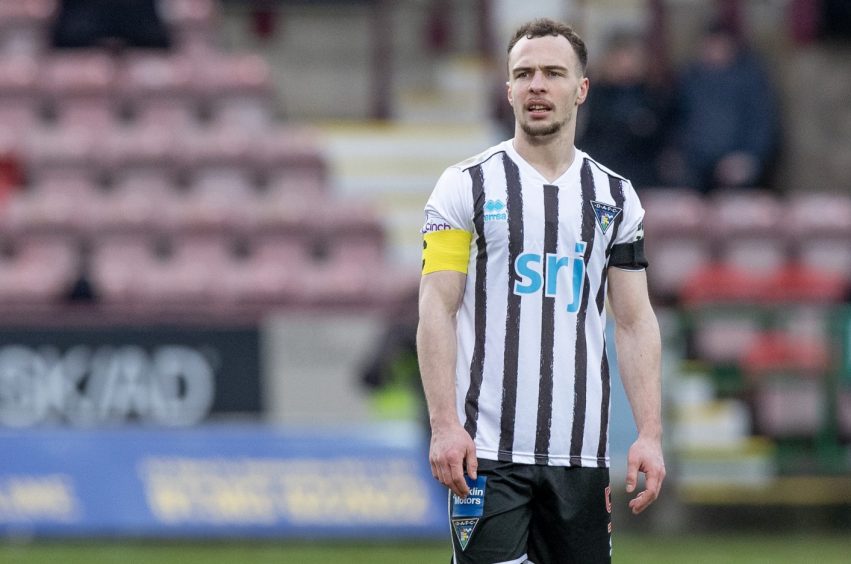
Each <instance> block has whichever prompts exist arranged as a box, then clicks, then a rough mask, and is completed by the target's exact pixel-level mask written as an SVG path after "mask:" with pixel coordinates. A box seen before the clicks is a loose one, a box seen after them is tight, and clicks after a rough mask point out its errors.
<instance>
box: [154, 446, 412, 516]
mask: <svg viewBox="0 0 851 564" xmlns="http://www.w3.org/2000/svg"><path fill="white" fill-rule="evenodd" d="M139 470H140V474H141V478H142V481H143V483H144V485H145V494H146V497H147V500H148V505H149V506H150V509H151V512H152V513H153V514H154V516H155V517H156V518H157V519H158V520H160V521H162V522H165V523H170V524H191V523H212V524H238V525H273V524H277V523H280V522H288V523H290V524H293V525H314V526H319V527H321V526H336V525H350V526H351V525H355V526H357V525H381V524H386V525H418V524H423V523H425V522H427V520H428V518H429V501H428V492H427V486H426V484H424V483H423V480H422V479H421V477H420V474H419V473H418V471H417V468H416V465H415V463H414V462H413V461H411V460H408V459H404V458H380V459H367V458H363V459H361V458H330V459H309V458H304V459H292V460H289V459H260V458H244V459H235V460H224V459H193V458H148V459H147V460H146V461H145V462H144V463H143V464H142V465H141V466H140V469H139Z"/></svg>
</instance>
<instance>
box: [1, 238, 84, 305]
mask: <svg viewBox="0 0 851 564" xmlns="http://www.w3.org/2000/svg"><path fill="white" fill-rule="evenodd" d="M76 268H77V263H76V248H75V242H74V240H71V239H69V238H67V237H65V236H62V235H28V236H27V237H22V238H18V239H16V240H11V241H9V240H6V241H3V252H2V253H0V299H2V300H3V302H4V303H7V304H38V303H40V302H44V301H54V300H57V299H59V298H61V297H62V295H63V293H64V292H66V291H67V290H68V288H69V287H70V284H71V281H72V280H73V277H74V275H75V273H76Z"/></svg>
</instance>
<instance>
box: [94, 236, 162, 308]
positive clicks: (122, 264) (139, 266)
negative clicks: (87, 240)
mask: <svg viewBox="0 0 851 564" xmlns="http://www.w3.org/2000/svg"><path fill="white" fill-rule="evenodd" d="M154 262H155V259H154V256H153V247H152V243H151V240H150V239H149V238H148V237H140V236H138V235H134V234H130V233H125V234H118V235H112V236H102V237H99V238H98V239H96V240H95V241H94V244H93V248H92V255H91V277H92V283H93V284H94V285H95V287H96V288H97V289H98V292H99V295H100V298H101V299H102V300H104V301H105V302H107V303H113V302H117V303H129V302H131V301H133V300H136V299H139V298H140V297H141V296H145V295H147V294H146V293H145V291H144V287H145V285H146V279H145V277H146V275H147V273H148V272H149V269H150V268H151V267H152V265H153V264H154Z"/></svg>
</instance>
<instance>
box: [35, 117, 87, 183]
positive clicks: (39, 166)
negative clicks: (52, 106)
mask: <svg viewBox="0 0 851 564" xmlns="http://www.w3.org/2000/svg"><path fill="white" fill-rule="evenodd" d="M96 133H99V132H98V130H97V129H89V128H79V127H49V126H48V127H38V128H35V129H33V130H31V131H29V132H28V135H27V136H26V139H25V141H24V145H23V151H24V152H23V155H22V158H23V160H24V164H25V166H26V168H27V172H28V175H29V177H30V181H31V182H34V183H39V182H48V181H50V180H52V179H55V178H58V179H60V180H68V179H74V180H82V181H88V182H95V181H96V180H97V177H98V171H97V167H96V166H95V160H94V151H95V136H96Z"/></svg>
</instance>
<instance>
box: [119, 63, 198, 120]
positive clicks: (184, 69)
mask: <svg viewBox="0 0 851 564" xmlns="http://www.w3.org/2000/svg"><path fill="white" fill-rule="evenodd" d="M191 73H192V63H191V61H190V60H189V59H188V58H186V57H185V56H180V55H162V54H152V53H132V54H129V55H128V56H127V57H126V58H125V60H124V63H123V65H122V66H121V68H120V71H119V75H118V80H117V89H118V93H119V96H120V97H121V98H122V100H123V101H124V103H125V104H126V105H127V106H129V108H130V113H131V115H132V116H133V117H134V119H135V121H136V125H137V126H139V127H142V128H147V127H156V128H159V129H166V130H169V131H172V132H174V133H180V132H181V131H184V130H186V129H188V128H191V127H195V126H196V125H197V119H198V109H199V108H198V102H197V100H196V98H195V97H194V95H193V92H192V88H191V84H190V74H191Z"/></svg>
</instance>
